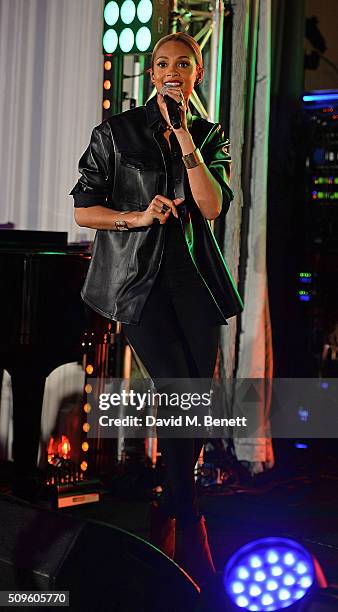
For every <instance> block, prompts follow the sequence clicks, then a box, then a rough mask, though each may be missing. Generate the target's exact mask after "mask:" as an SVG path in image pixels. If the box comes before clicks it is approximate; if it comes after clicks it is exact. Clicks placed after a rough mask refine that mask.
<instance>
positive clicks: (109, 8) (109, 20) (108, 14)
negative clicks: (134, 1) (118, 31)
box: [103, 2, 120, 26]
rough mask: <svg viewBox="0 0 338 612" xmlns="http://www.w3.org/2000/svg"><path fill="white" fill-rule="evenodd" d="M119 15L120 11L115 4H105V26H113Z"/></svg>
mask: <svg viewBox="0 0 338 612" xmlns="http://www.w3.org/2000/svg"><path fill="white" fill-rule="evenodd" d="M119 13H120V9H119V5H118V4H117V2H108V4H106V6H105V9H104V13H103V16H104V20H105V22H106V24H107V25H109V26H112V25H115V23H116V22H117V20H118V18H119Z"/></svg>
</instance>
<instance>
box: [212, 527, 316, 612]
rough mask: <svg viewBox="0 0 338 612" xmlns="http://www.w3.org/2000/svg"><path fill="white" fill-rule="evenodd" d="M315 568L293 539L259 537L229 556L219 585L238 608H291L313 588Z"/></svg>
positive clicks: (306, 553) (269, 609) (313, 563)
mask: <svg viewBox="0 0 338 612" xmlns="http://www.w3.org/2000/svg"><path fill="white" fill-rule="evenodd" d="M317 565H318V564H317ZM257 568H258V569H257ZM317 569H318V568H317V567H316V565H315V562H314V560H313V559H312V557H311V555H310V554H309V553H308V552H307V551H306V550H305V549H304V548H303V547H302V546H301V545H300V544H298V543H297V542H295V541H294V540H289V539H287V538H263V539H260V540H256V541H254V542H251V543H249V544H246V545H245V546H243V547H242V548H240V549H239V550H238V551H237V552H236V553H235V554H234V555H233V556H232V557H231V558H230V560H229V561H228V563H227V565H226V568H225V570H224V576H223V584H224V587H225V590H226V592H227V595H228V597H229V598H230V599H231V601H232V602H233V604H235V606H237V607H238V608H242V609H245V610H252V611H254V610H257V611H262V610H267V611H273V610H281V609H285V608H288V607H289V606H293V608H292V609H294V606H295V605H296V604H297V603H298V602H300V600H302V599H303V598H304V596H305V595H306V594H307V593H308V592H309V591H310V590H311V589H312V588H313V586H314V584H315V579H316V570H317ZM320 574H321V573H320ZM321 578H323V577H322V574H321ZM323 580H325V579H323Z"/></svg>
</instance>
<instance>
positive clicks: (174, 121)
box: [161, 83, 182, 130]
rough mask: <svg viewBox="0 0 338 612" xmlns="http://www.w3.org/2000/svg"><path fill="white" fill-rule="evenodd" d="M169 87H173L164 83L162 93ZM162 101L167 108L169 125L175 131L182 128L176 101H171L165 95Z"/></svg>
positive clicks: (171, 99)
mask: <svg viewBox="0 0 338 612" xmlns="http://www.w3.org/2000/svg"><path fill="white" fill-rule="evenodd" d="M170 87H173V85H170V84H169V83H166V84H165V86H164V87H163V88H162V91H163V92H164V91H165V88H170ZM161 93H162V92H161ZM163 99H164V101H165V103H166V106H167V110H168V115H169V119H170V123H171V125H172V126H173V128H174V129H175V130H178V129H179V128H180V127H181V126H182V124H181V114H180V107H179V104H177V102H176V100H173V98H171V97H170V96H168V95H166V94H164V95H163Z"/></svg>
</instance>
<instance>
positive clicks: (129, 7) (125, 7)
mask: <svg viewBox="0 0 338 612" xmlns="http://www.w3.org/2000/svg"><path fill="white" fill-rule="evenodd" d="M120 15H121V19H122V21H123V23H125V24H129V23H131V22H132V21H134V19H135V15H136V6H135V2H133V0H125V1H124V2H123V4H122V6H121V11H120Z"/></svg>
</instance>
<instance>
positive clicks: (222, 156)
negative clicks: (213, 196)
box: [203, 123, 234, 215]
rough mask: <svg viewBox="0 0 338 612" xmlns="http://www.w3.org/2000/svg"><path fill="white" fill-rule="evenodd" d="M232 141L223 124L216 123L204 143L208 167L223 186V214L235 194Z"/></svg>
mask: <svg viewBox="0 0 338 612" xmlns="http://www.w3.org/2000/svg"><path fill="white" fill-rule="evenodd" d="M229 147H230V141H229V140H228V139H226V138H225V136H224V132H223V129H222V126H221V125H220V124H219V123H216V124H215V126H214V128H213V130H212V131H211V132H210V133H209V134H208V137H207V140H206V142H205V143H204V144H203V158H204V161H205V164H206V166H207V168H208V169H209V170H210V172H211V174H212V175H213V177H214V178H215V179H216V181H217V182H218V184H219V185H220V186H221V189H222V194H223V206H222V214H223V215H224V214H226V213H227V212H228V210H229V207H230V202H231V200H233V199H234V194H233V192H232V190H231V188H230V185H229V181H230V168H231V155H230V153H229Z"/></svg>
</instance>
